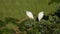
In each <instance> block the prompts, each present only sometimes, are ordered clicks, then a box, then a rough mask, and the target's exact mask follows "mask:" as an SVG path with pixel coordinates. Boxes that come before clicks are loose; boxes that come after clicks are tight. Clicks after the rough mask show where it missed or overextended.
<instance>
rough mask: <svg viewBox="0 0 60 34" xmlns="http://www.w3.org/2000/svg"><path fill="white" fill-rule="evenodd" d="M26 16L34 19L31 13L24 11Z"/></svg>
mask: <svg viewBox="0 0 60 34" xmlns="http://www.w3.org/2000/svg"><path fill="white" fill-rule="evenodd" d="M26 15H27V16H28V17H29V18H30V19H34V17H33V14H32V12H30V11H26Z"/></svg>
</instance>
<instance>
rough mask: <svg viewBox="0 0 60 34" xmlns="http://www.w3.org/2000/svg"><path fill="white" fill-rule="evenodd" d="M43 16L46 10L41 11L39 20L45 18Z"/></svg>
mask: <svg viewBox="0 0 60 34" xmlns="http://www.w3.org/2000/svg"><path fill="white" fill-rule="evenodd" d="M43 16H44V12H43V11H41V12H39V14H38V20H39V21H40V20H41V19H42V18H43Z"/></svg>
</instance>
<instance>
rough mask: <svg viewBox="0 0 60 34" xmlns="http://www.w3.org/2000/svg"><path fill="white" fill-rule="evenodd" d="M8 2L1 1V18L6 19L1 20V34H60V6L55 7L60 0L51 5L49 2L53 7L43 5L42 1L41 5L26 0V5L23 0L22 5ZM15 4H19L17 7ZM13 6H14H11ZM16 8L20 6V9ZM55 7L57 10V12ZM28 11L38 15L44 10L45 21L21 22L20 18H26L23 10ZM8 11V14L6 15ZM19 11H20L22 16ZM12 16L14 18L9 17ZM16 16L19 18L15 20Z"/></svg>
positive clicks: (52, 1) (55, 0) (28, 20)
mask: <svg viewBox="0 0 60 34" xmlns="http://www.w3.org/2000/svg"><path fill="white" fill-rule="evenodd" d="M8 1H9V0H7V2H6V3H7V4H6V3H5V1H3V0H0V2H1V3H2V4H1V5H0V7H2V8H0V9H2V10H1V11H0V17H1V18H2V17H5V18H4V19H0V34H60V15H59V14H60V5H59V6H58V5H57V6H55V5H54V4H53V3H54V2H57V4H59V3H60V0H51V1H50V2H49V3H48V2H47V3H48V5H51V4H53V6H48V5H47V3H46V2H44V3H43V0H42V1H41V3H43V4H40V1H36V0H33V1H32V2H30V1H29V0H26V1H24V3H25V4H23V2H22V0H20V1H21V2H20V1H19V2H20V3H19V2H18V1H15V2H13V1H12V0H11V1H10V4H9V2H8ZM11 2H12V3H11ZM29 2H30V3H29ZM33 2H34V3H33ZM37 2H38V3H37ZM13 3H15V4H16V3H17V4H16V5H15V4H13ZM32 3H33V4H32ZM5 4H6V5H5ZM11 4H12V6H10V5H11ZM19 4H20V5H19ZM45 4H46V5H45ZM18 5H19V6H20V7H19V6H18ZM9 6H10V7H9ZM16 6H18V9H17V7H16ZM55 7H56V8H57V9H56V10H55ZM25 8H26V9H25ZM43 8H44V9H43ZM3 9H4V11H5V13H4V11H3ZM11 9H12V11H11V12H10V10H11ZM27 9H28V10H31V11H33V12H36V14H37V13H38V11H40V10H42V9H43V10H44V11H46V12H45V15H44V17H43V19H42V20H41V21H40V22H38V20H37V19H36V20H31V19H26V20H23V21H22V22H20V20H19V17H20V18H22V17H25V15H24V14H23V13H24V12H23V10H27ZM45 9H48V10H45ZM54 10H55V11H54ZM6 11H8V12H7V13H6ZM13 11H17V12H13ZM18 11H20V14H19V12H18ZM48 11H49V12H48ZM2 12H3V13H2ZM1 14H2V15H1ZM10 14H11V15H12V16H13V17H8V16H11V15H10ZM46 14H47V15H46ZM17 15H18V16H17ZM23 15H24V16H23ZM15 16H17V18H15Z"/></svg>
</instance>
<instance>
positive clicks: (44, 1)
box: [0, 0, 56, 20]
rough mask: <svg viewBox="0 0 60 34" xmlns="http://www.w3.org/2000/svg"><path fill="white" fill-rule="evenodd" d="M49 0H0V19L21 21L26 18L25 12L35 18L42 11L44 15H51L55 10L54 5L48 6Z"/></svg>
mask: <svg viewBox="0 0 60 34" xmlns="http://www.w3.org/2000/svg"><path fill="white" fill-rule="evenodd" d="M49 1H50V0H0V18H4V17H9V16H10V17H15V18H17V19H20V20H21V19H23V18H25V17H27V16H26V14H25V12H26V10H29V11H32V13H33V14H34V15H35V16H37V14H38V13H39V12H40V11H42V10H43V11H44V12H45V14H46V15H48V14H50V13H52V12H53V11H54V10H55V9H56V4H52V5H51V6H49V5H48V2H49Z"/></svg>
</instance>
